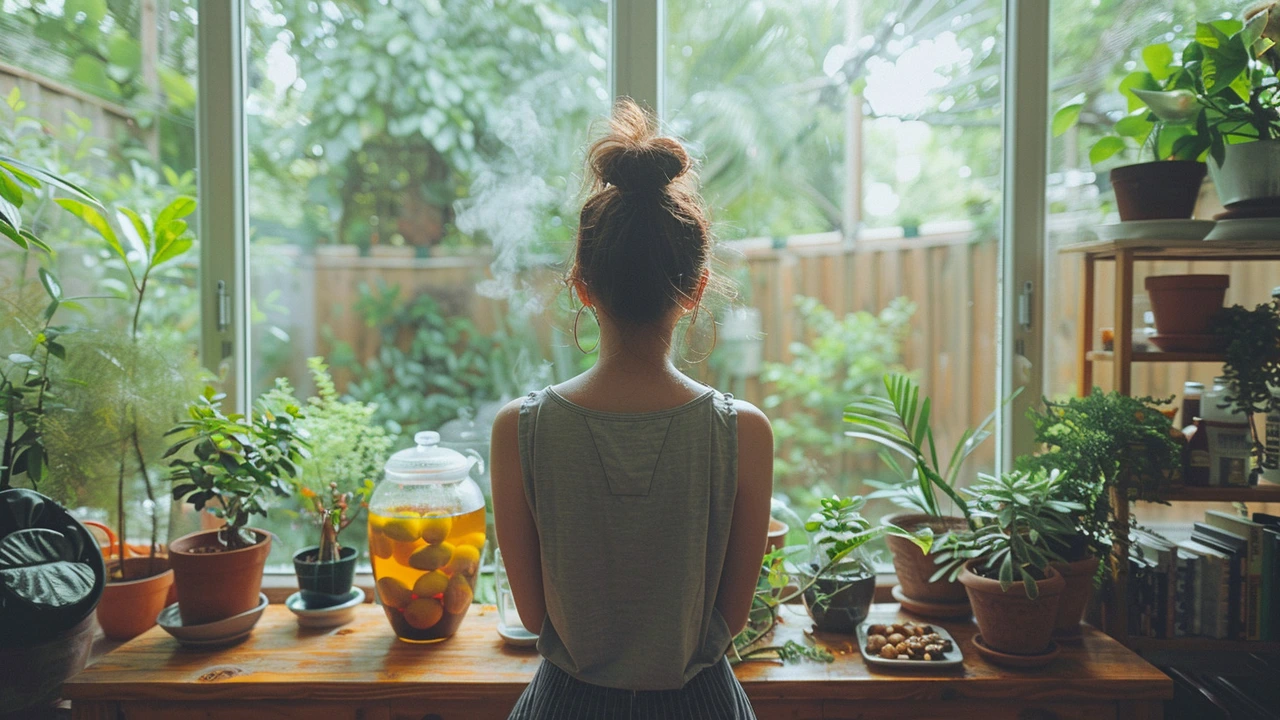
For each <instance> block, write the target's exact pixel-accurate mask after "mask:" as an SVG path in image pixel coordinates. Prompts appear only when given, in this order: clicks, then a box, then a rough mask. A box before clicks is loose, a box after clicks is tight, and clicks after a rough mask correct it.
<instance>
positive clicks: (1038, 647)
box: [960, 560, 1067, 655]
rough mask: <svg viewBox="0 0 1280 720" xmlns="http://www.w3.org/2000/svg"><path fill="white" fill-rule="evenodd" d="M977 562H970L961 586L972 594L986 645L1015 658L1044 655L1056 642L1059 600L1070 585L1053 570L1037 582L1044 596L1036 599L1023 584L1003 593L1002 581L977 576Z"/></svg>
mask: <svg viewBox="0 0 1280 720" xmlns="http://www.w3.org/2000/svg"><path fill="white" fill-rule="evenodd" d="M976 562H978V561H977V560H970V561H969V562H968V563H967V564H966V565H965V566H964V570H962V571H960V584H961V585H963V586H964V589H965V591H966V592H968V593H969V602H970V603H971V604H972V605H973V617H974V619H975V620H977V622H978V632H980V633H982V640H983V642H984V643H986V644H987V646H988V647H990V648H992V649H994V650H997V651H999V652H1002V653H1009V654H1011V655H1040V654H1043V653H1044V652H1045V651H1046V650H1048V649H1049V643H1050V642H1052V639H1053V627H1054V622H1055V621H1056V620H1057V617H1058V598H1059V597H1061V595H1062V589H1063V588H1064V587H1066V585H1067V581H1066V580H1065V579H1064V578H1063V577H1062V573H1060V572H1058V571H1057V570H1054V569H1053V568H1052V567H1050V568H1049V569H1048V573H1047V574H1048V577H1047V578H1045V579H1044V580H1040V581H1039V582H1037V583H1036V587H1037V588H1039V590H1040V597H1038V598H1036V599H1035V600H1032V599H1030V598H1028V597H1027V591H1026V589H1025V588H1024V587H1023V586H1022V583H1020V582H1017V583H1014V584H1013V585H1011V586H1009V589H1008V590H1002V589H1001V588H1000V581H999V580H992V579H990V578H985V577H982V576H981V575H978V574H976V573H974V572H973V570H972V568H973V567H974V564H975V563H976Z"/></svg>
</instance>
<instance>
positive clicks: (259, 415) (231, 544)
mask: <svg viewBox="0 0 1280 720" xmlns="http://www.w3.org/2000/svg"><path fill="white" fill-rule="evenodd" d="M223 399H224V396H223V395H220V394H215V393H214V391H213V388H207V389H206V390H205V392H204V395H202V396H201V397H200V398H198V399H197V400H196V402H194V403H193V404H192V405H191V406H190V408H189V413H190V419H188V420H185V421H183V422H181V423H179V424H178V425H177V427H175V428H174V429H173V430H171V431H169V434H170V435H176V436H178V441H177V442H176V443H175V444H174V445H173V447H171V448H169V451H168V453H166V455H167V456H177V457H175V459H173V460H172V461H171V462H170V479H171V480H173V481H174V483H175V485H174V488H173V497H174V499H175V500H185V501H186V502H188V503H191V505H193V506H194V507H195V508H196V510H204V509H206V508H207V509H208V510H209V511H210V512H211V513H212V514H213V515H215V516H216V517H218V518H221V519H222V520H223V521H224V522H225V524H224V525H223V526H222V527H220V528H218V529H216V530H205V531H201V532H195V533H192V534H190V535H186V536H183V537H180V538H178V539H177V540H174V541H173V542H172V543H170V545H169V551H170V565H171V566H172V567H173V571H174V576H175V577H174V583H175V585H177V588H178V609H179V611H180V612H181V614H182V622H183V623H184V624H189V625H198V624H203V623H210V622H214V621H217V620H221V619H224V618H228V617H231V616H233V615H238V614H240V613H242V612H245V611H247V610H251V609H253V607H255V606H256V605H257V604H258V601H259V600H258V594H259V591H260V589H261V586H262V568H263V565H264V564H265V563H266V560H267V554H268V553H269V552H270V550H271V535H270V534H269V533H267V532H266V531H263V530H257V529H254V528H249V527H247V526H248V523H249V518H250V517H252V516H254V515H265V514H266V512H267V509H268V507H269V506H270V504H271V501H272V499H273V498H281V497H287V496H288V495H289V491H290V479H291V478H293V477H294V476H296V475H297V474H298V463H299V462H301V461H302V460H303V459H304V458H305V457H306V456H307V454H308V444H307V442H306V440H305V439H304V437H303V435H302V433H301V431H300V429H299V427H298V424H297V423H298V419H299V417H300V416H301V415H302V409H301V408H300V407H298V406H297V405H296V404H294V403H274V402H270V401H269V399H268V398H264V399H263V400H262V401H259V403H258V404H257V406H256V407H255V408H254V411H253V412H252V413H251V414H250V415H248V416H245V415H242V414H240V413H231V414H226V413H224V412H223V411H222V401H223ZM188 449H190V451H191V452H190V455H187V454H186V453H185V452H184V451H186V450H188ZM180 453H182V454H181V455H179V454H180Z"/></svg>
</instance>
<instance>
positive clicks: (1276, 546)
mask: <svg viewBox="0 0 1280 720" xmlns="http://www.w3.org/2000/svg"><path fill="white" fill-rule="evenodd" d="M1253 521H1254V522H1256V523H1259V524H1260V525H1262V526H1263V531H1262V622H1261V623H1259V625H1260V628H1259V631H1260V633H1261V635H1262V639H1263V640H1270V641H1273V642H1274V641H1280V516H1278V515H1268V514H1267V513H1254V514H1253Z"/></svg>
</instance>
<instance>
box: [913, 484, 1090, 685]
mask: <svg viewBox="0 0 1280 720" xmlns="http://www.w3.org/2000/svg"><path fill="white" fill-rule="evenodd" d="M1058 478H1059V476H1058V474H1057V473H1056V472H1055V473H1046V472H1043V471H1040V472H1029V471H1017V472H1012V473H1006V474H1004V475H1001V476H1000V477H995V476H992V475H985V474H984V475H979V476H978V481H977V482H976V483H974V484H973V485H972V486H971V487H967V488H963V489H962V490H961V492H963V493H965V494H967V495H969V496H970V497H971V498H973V503H972V505H971V506H970V507H971V515H970V517H971V518H972V520H973V528H972V529H971V530H966V531H961V532H955V533H951V534H950V535H949V536H948V537H946V538H945V539H944V540H943V541H942V547H941V548H940V549H939V551H938V562H939V564H940V565H941V567H940V569H939V570H938V574H939V575H946V576H949V577H952V578H957V579H959V581H960V584H961V585H963V586H964V589H965V592H967V593H968V594H969V601H970V603H971V604H972V605H973V614H974V618H975V619H976V620H977V623H978V631H979V633H980V634H979V636H978V637H976V638H974V644H975V645H977V646H978V648H979V651H983V650H989V651H995V653H998V654H1003V655H1015V656H1033V657H1034V656H1044V655H1046V654H1047V653H1049V652H1050V651H1051V648H1050V644H1051V642H1052V635H1053V629H1054V625H1055V622H1056V619H1057V613H1058V600H1059V596H1060V595H1061V594H1062V589H1063V587H1065V585H1066V580H1064V579H1063V577H1062V574H1061V573H1059V572H1058V571H1057V570H1056V569H1055V568H1054V567H1053V565H1052V563H1053V562H1054V561H1056V560H1061V557H1060V556H1059V555H1058V553H1057V552H1056V551H1055V550H1054V547H1055V546H1063V545H1068V544H1070V543H1071V537H1072V535H1074V534H1075V533H1076V530H1075V527H1074V525H1073V522H1072V513H1074V512H1077V511H1079V510H1082V509H1083V508H1082V507H1081V506H1080V505H1079V504H1077V503H1073V502H1071V501H1068V500H1061V499H1059V498H1058V490H1057V487H1056V486H1057V483H1058ZM984 654H985V653H984ZM993 659H996V660H997V661H998V660H999V659H1001V658H999V657H998V656H997V657H995V658H993Z"/></svg>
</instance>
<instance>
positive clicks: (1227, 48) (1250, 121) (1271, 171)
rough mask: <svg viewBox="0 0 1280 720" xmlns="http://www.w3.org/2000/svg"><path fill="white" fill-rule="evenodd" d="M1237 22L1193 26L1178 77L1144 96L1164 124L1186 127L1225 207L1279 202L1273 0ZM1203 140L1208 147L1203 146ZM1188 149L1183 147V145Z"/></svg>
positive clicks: (1277, 24)
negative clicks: (1190, 129)
mask: <svg viewBox="0 0 1280 720" xmlns="http://www.w3.org/2000/svg"><path fill="white" fill-rule="evenodd" d="M1242 17H1243V21H1241V20H1216V21H1213V22H1209V23H1197V24H1196V32H1195V39H1194V41H1192V42H1191V43H1190V44H1189V45H1187V47H1186V49H1185V50H1184V51H1183V53H1182V68H1183V72H1182V73H1181V75H1182V76H1183V77H1184V80H1183V81H1182V82H1180V83H1178V84H1177V85H1175V86H1173V87H1162V88H1151V90H1150V91H1149V92H1146V93H1145V94H1144V95H1143V99H1144V101H1146V103H1147V105H1148V106H1149V107H1150V108H1151V110H1152V112H1153V113H1154V114H1155V115H1157V116H1158V117H1159V118H1160V119H1161V120H1162V121H1164V122H1171V123H1181V124H1193V125H1194V126H1195V128H1196V135H1197V137H1198V139H1197V140H1196V142H1195V144H1196V145H1197V146H1200V145H1204V147H1206V148H1207V149H1208V155H1209V174H1210V177H1212V178H1213V183H1214V185H1215V186H1216V187H1217V189H1218V196H1219V198H1220V199H1221V200H1222V203H1223V205H1225V206H1227V207H1228V209H1232V210H1238V209H1240V208H1241V206H1242V205H1250V204H1254V203H1259V202H1260V203H1262V204H1264V205H1268V206H1271V207H1270V208H1269V209H1270V210H1271V212H1267V213H1264V215H1265V216H1267V217H1275V216H1276V214H1277V213H1276V212H1274V210H1275V208H1274V205H1275V204H1276V203H1277V200H1278V199H1280V83H1277V82H1276V75H1277V72H1280V48H1277V46H1276V44H1277V43H1278V42H1280V3H1276V2H1274V1H1272V0H1268V1H1266V2H1256V3H1254V4H1253V5H1251V6H1250V7H1249V8H1247V9H1246V10H1245V12H1244V14H1243V16H1242ZM1205 140H1207V144H1206V143H1205V142H1204V141H1205ZM1183 144H1188V143H1183Z"/></svg>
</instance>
